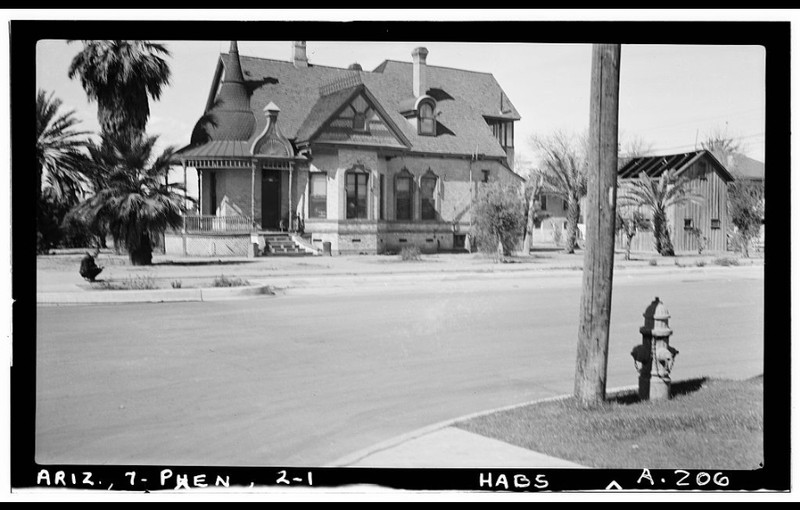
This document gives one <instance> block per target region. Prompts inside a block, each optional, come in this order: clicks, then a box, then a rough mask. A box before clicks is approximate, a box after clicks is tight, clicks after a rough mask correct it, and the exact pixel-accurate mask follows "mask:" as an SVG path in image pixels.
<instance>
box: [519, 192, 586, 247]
mask: <svg viewBox="0 0 800 510" xmlns="http://www.w3.org/2000/svg"><path fill="white" fill-rule="evenodd" d="M538 200H539V206H540V209H539V217H540V218H541V219H540V220H538V221H535V222H534V225H533V232H532V235H531V239H532V241H533V242H534V243H537V244H561V243H562V242H563V240H564V239H565V238H566V235H567V201H566V200H564V199H563V198H561V197H559V196H557V195H554V194H551V193H541V194H540V195H539V197H538ZM584 205H585V201H584V200H582V201H581V215H580V219H579V220H578V239H583V237H584V234H585V232H584V224H583V216H584V211H583V208H584Z"/></svg>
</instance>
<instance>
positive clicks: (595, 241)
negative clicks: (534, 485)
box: [575, 44, 620, 406]
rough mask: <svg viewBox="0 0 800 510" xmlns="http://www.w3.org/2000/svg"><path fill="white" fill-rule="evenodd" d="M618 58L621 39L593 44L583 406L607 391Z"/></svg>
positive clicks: (579, 383)
mask: <svg viewBox="0 0 800 510" xmlns="http://www.w3.org/2000/svg"><path fill="white" fill-rule="evenodd" d="M619 63H620V45H619V44H595V45H594V46H593V47H592V86H591V99H590V119H589V155H588V160H589V179H588V194H587V195H586V252H585V254H584V261H583V294H582V296H581V311H580V328H579V332H578V357H577V365H576V367H575V398H576V399H577V400H578V402H579V403H580V404H581V405H583V406H590V405H594V404H598V403H600V402H602V401H604V400H605V396H606V372H607V363H608V331H609V324H610V322H611V284H612V281H613V273H614V221H615V216H616V214H615V211H616V202H617V135H618V118H619Z"/></svg>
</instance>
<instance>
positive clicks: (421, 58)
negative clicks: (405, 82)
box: [411, 47, 428, 97]
mask: <svg viewBox="0 0 800 510" xmlns="http://www.w3.org/2000/svg"><path fill="white" fill-rule="evenodd" d="M411 56H412V57H413V58H414V97H419V96H422V95H425V92H426V91H427V90H428V66H427V64H426V63H425V58H426V57H427V56H428V50H427V49H426V48H422V47H420V48H415V49H414V51H413V52H411Z"/></svg>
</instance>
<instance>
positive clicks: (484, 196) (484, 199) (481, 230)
mask: <svg viewBox="0 0 800 510" xmlns="http://www.w3.org/2000/svg"><path fill="white" fill-rule="evenodd" d="M472 214H473V218H474V222H473V224H472V231H471V232H470V233H471V235H472V237H473V239H475V241H476V242H477V243H478V248H479V249H480V250H481V251H483V252H485V253H495V254H497V255H500V256H503V255H509V254H510V253H511V251H512V250H513V248H514V245H515V244H516V242H517V241H518V240H519V238H520V236H521V235H522V232H523V230H524V229H525V207H524V204H523V200H522V199H521V198H520V189H519V187H516V186H512V185H508V184H503V183H501V182H495V183H491V184H484V185H482V186H481V189H480V193H479V194H478V196H477V198H476V199H475V202H474V203H473V207H472ZM501 251H502V253H501Z"/></svg>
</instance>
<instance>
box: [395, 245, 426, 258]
mask: <svg viewBox="0 0 800 510" xmlns="http://www.w3.org/2000/svg"><path fill="white" fill-rule="evenodd" d="M400 259H402V260H405V261H418V260H422V255H421V254H420V251H419V248H417V247H416V246H406V247H404V248H403V249H402V250H401V251H400Z"/></svg>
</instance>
